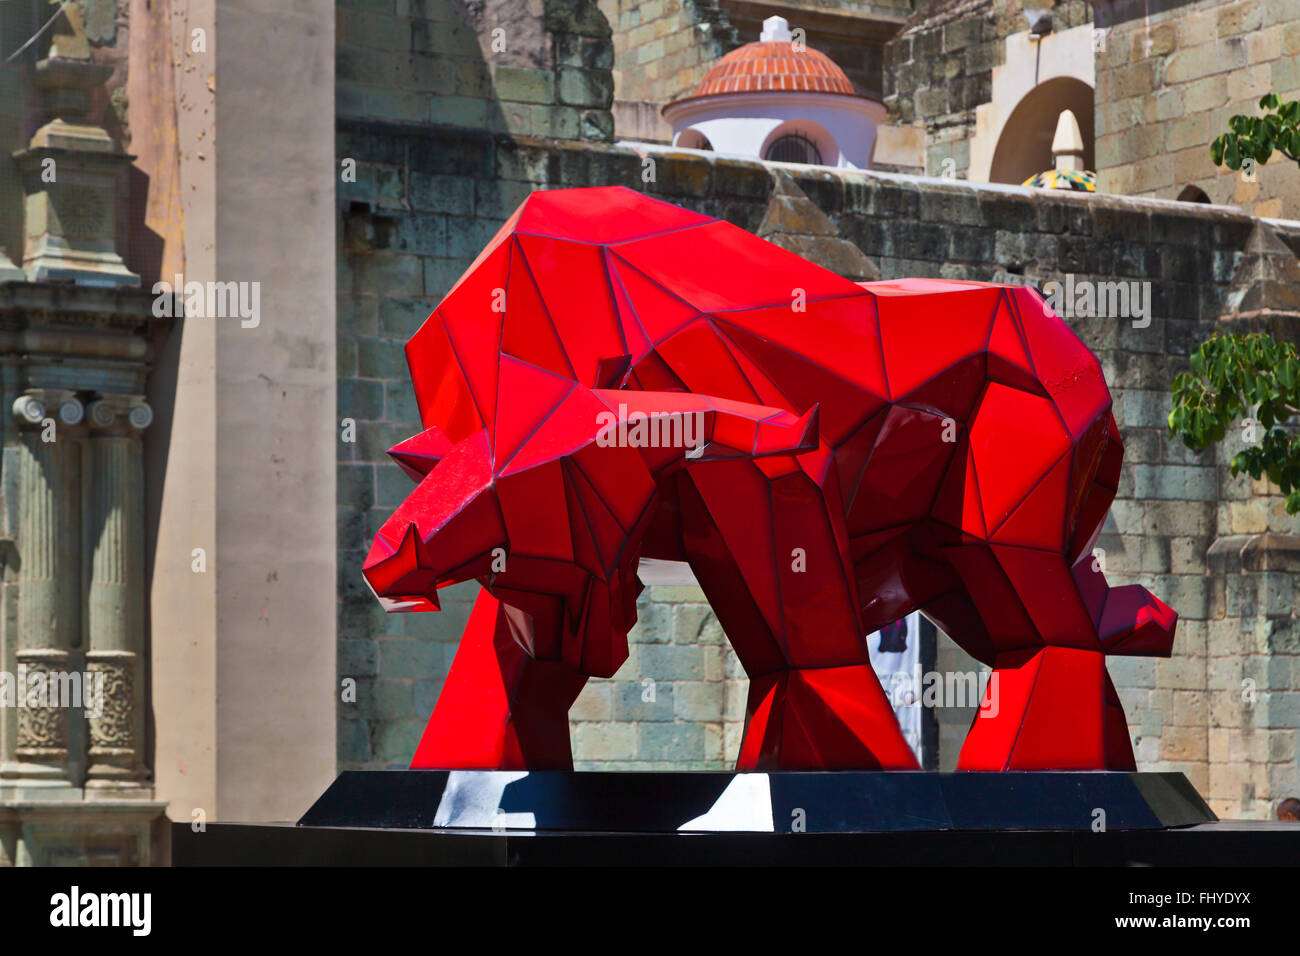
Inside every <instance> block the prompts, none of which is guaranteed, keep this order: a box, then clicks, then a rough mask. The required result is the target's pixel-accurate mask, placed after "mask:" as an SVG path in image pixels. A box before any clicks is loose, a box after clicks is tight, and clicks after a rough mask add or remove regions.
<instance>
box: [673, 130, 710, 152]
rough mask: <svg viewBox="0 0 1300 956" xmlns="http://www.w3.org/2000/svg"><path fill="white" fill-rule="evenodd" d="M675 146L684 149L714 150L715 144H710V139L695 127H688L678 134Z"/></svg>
mask: <svg viewBox="0 0 1300 956" xmlns="http://www.w3.org/2000/svg"><path fill="white" fill-rule="evenodd" d="M673 145H674V146H680V147H681V148H682V149H705V150H712V149H713V144H712V143H711V142H709V138H708V137H707V136H705V135H704V134H703V133H701V132H700V131H699V130H698V129H695V128H693V127H688V128H687V129H684V130H682V131H681V132H680V133H678V134H677V140H676V141H675V142H674V143H673Z"/></svg>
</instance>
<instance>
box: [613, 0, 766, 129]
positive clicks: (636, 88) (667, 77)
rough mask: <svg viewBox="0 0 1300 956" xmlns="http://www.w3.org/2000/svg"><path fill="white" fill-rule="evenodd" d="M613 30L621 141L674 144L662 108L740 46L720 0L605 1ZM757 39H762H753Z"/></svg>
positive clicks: (617, 123) (616, 108)
mask: <svg viewBox="0 0 1300 956" xmlns="http://www.w3.org/2000/svg"><path fill="white" fill-rule="evenodd" d="M599 2H600V9H601V11H602V12H604V14H605V16H606V18H607V19H608V20H609V24H610V27H611V28H612V29H613V34H614V35H613V41H614V124H615V127H616V133H617V136H618V138H619V139H638V140H648V141H650V142H665V143H666V142H669V141H670V140H671V139H672V127H670V126H669V125H668V124H667V123H665V122H664V120H663V117H662V116H661V115H660V113H659V110H660V108H661V107H663V105H664V104H665V103H668V102H669V101H671V100H674V99H676V98H677V97H679V96H684V95H685V94H687V93H689V92H690V91H691V90H693V89H694V88H695V87H696V86H697V85H698V84H699V82H700V80H702V79H704V74H705V73H707V72H708V70H709V67H710V66H711V65H712V64H713V62H714V61H715V60H717V59H718V58H719V57H720V56H723V55H724V54H726V53H728V52H729V51H731V50H734V49H735V48H736V47H737V46H739V45H740V42H741V41H740V39H739V34H738V33H737V32H736V30H735V28H734V27H732V25H731V24H730V22H729V21H728V19H727V15H726V14H725V13H724V12H723V11H722V10H721V9H720V8H719V7H718V4H717V2H716V0H649V2H647V3H641V2H639V0H599ZM752 39H757V37H753V38H752Z"/></svg>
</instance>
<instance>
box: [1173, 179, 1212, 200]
mask: <svg viewBox="0 0 1300 956" xmlns="http://www.w3.org/2000/svg"><path fill="white" fill-rule="evenodd" d="M1178 201H1179V202H1204V203H1208V202H1210V197H1209V195H1207V194H1206V192H1205V190H1204V189H1202V188H1201V187H1200V186H1198V185H1196V184H1195V183H1188V184H1187V185H1186V186H1184V187H1183V191H1182V192H1180V193H1179V194H1178Z"/></svg>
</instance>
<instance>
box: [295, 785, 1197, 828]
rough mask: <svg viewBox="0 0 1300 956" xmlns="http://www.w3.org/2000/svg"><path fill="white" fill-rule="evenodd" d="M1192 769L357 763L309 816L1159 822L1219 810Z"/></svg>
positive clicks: (970, 824)
mask: <svg viewBox="0 0 1300 956" xmlns="http://www.w3.org/2000/svg"><path fill="white" fill-rule="evenodd" d="M1215 819H1216V817H1215V816H1214V814H1213V813H1212V812H1211V810H1210V808H1209V807H1208V806H1207V805H1206V804H1205V801H1203V800H1202V799H1201V798H1200V795H1199V794H1197V792H1196V790H1195V789H1194V788H1193V787H1192V786H1191V784H1190V783H1188V782H1187V778H1186V777H1184V776H1183V775H1182V774H1181V773H1062V772H1040V773H897V772H894V773H881V772H861V771H838V772H826V773H773V774H761V773H752V774H737V773H731V772H718V773H669V772H663V773H660V772H648V773H609V772H558V771H541V772H531V773H522V772H507V771H441V770H384V771H347V772H344V773H342V774H340V775H339V778H338V779H337V780H335V781H334V783H333V784H332V785H331V786H330V787H329V789H328V790H326V791H325V793H324V794H323V795H322V796H321V797H320V799H319V800H317V801H316V803H315V804H314V805H313V806H312V808H311V809H310V810H308V811H307V813H306V814H304V815H303V817H302V819H301V820H299V821H298V822H299V824H300V825H302V826H311V827H378V828H402V829H438V830H443V831H447V830H463V829H481V830H488V831H507V832H512V831H574V832H577V831H581V832H592V831H598V832H618V833H687V832H703V833H717V832H749V833H775V834H781V833H796V834H800V833H805V834H816V833H881V832H904V831H906V832H915V831H928V832H943V831H981V830H997V831H1010V830H1054V831H1082V832H1086V833H1093V832H1098V831H1115V830H1153V829H1163V828H1168V827H1184V826H1191V825H1194V824H1202V823H1208V822H1211V821H1214V820H1215Z"/></svg>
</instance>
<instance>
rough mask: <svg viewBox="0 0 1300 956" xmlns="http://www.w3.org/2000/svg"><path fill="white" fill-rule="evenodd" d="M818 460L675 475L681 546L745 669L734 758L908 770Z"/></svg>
mask: <svg viewBox="0 0 1300 956" xmlns="http://www.w3.org/2000/svg"><path fill="white" fill-rule="evenodd" d="M824 465H825V462H824V461H823V460H822V459H821V458H820V457H819V455H818V453H809V454H807V455H803V456H799V457H798V458H794V457H791V456H782V457H779V458H764V459H740V460H736V461H730V462H717V463H709V464H701V465H697V466H694V467H692V468H690V469H688V474H687V475H685V476H683V477H682V478H680V480H679V500H680V503H681V515H682V528H683V544H684V547H685V552H686V554H687V557H688V559H689V561H690V564H691V567H692V569H693V570H694V571H695V574H696V576H697V578H698V579H699V581H700V584H701V586H702V587H703V588H704V592H705V594H706V595H707V596H708V598H709V603H710V604H711V605H712V607H713V610H714V612H715V613H716V614H717V616H718V620H719V622H720V623H721V624H722V627H723V630H724V631H725V632H726V634H727V636H728V638H729V639H730V640H731V643H732V646H733V647H734V648H735V650H736V654H737V656H738V657H739V658H740V662H741V664H742V665H743V666H744V668H745V671H746V673H747V674H748V675H749V679H750V687H749V703H748V708H747V714H746V727H745V738H744V742H743V743H742V745H741V751H740V757H739V760H738V762H737V768H736V769H738V770H831V769H895V768H897V769H918V765H917V762H916V758H915V756H914V755H913V753H912V751H911V749H910V748H909V747H908V745H907V742H906V740H904V738H903V735H902V732H901V731H900V730H899V727H898V721H897V720H896V719H895V717H894V713H893V710H892V708H891V706H890V704H889V701H888V699H887V698H886V696H885V694H884V691H883V690H882V689H881V687H880V681H879V680H878V678H877V677H876V675H875V671H874V670H873V669H872V667H871V662H870V657H869V655H868V652H867V646H866V641H865V640H864V639H863V632H862V622H861V618H860V615H859V612H858V602H857V595H856V591H855V588H854V584H853V575H852V570H851V567H850V563H849V557H848V543H847V536H846V534H845V530H844V519H843V509H842V507H841V505H840V502H839V494H838V491H837V489H836V487H835V484H834V483H835V480H836V479H835V472H834V470H833V469H832V468H828V467H824Z"/></svg>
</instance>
